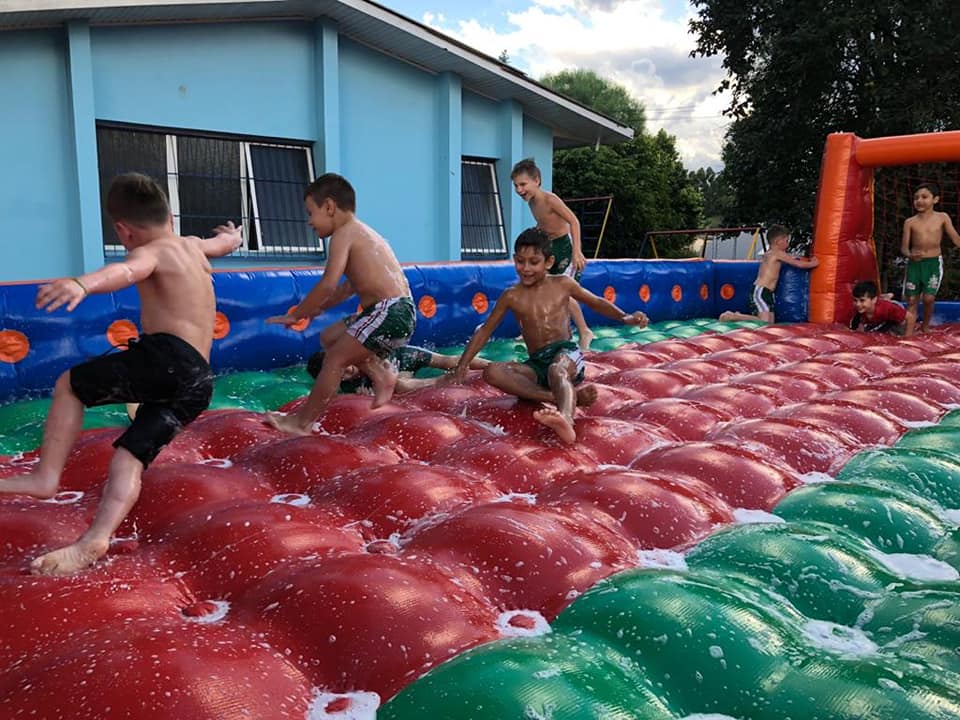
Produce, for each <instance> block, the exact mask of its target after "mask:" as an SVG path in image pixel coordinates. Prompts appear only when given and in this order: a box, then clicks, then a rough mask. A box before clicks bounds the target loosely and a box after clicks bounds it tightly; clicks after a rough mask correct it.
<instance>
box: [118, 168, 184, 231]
mask: <svg viewBox="0 0 960 720" xmlns="http://www.w3.org/2000/svg"><path fill="white" fill-rule="evenodd" d="M107 213H108V214H109V215H110V217H111V218H113V220H114V221H115V222H128V223H131V224H133V225H166V224H167V223H168V222H169V221H170V205H169V204H168V203H167V196H166V194H165V193H164V192H163V189H162V188H161V187H160V186H159V185H158V184H157V181H156V180H154V179H153V178H151V177H148V176H147V175H143V174H142V173H125V174H123V175H117V177H115V178H114V179H113V182H111V183H110V189H109V190H108V191H107Z"/></svg>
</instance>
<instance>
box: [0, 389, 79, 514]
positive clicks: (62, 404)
mask: <svg viewBox="0 0 960 720" xmlns="http://www.w3.org/2000/svg"><path fill="white" fill-rule="evenodd" d="M82 427H83V403H81V402H80V400H79V399H78V398H77V396H76V395H75V394H74V392H73V388H71V387H70V371H69V370H68V371H67V372H65V373H63V374H62V375H61V376H60V377H59V378H58V379H57V384H56V386H55V387H54V389H53V402H51V404H50V410H49V412H48V414H47V423H46V425H45V426H44V429H43V443H42V444H41V446H40V461H39V463H37V468H36V470H34V471H33V472H32V473H30V474H29V475H21V476H20V477H15V478H10V479H9V480H0V493H16V494H20V495H32V496H33V497H39V498H49V497H53V496H54V495H55V494H56V492H57V488H58V487H60V473H62V472H63V466H64V465H66V464H67V457H68V456H69V455H70V450H71V449H72V448H73V443H74V442H75V441H76V439H77V436H78V435H80V430H81V428H82Z"/></svg>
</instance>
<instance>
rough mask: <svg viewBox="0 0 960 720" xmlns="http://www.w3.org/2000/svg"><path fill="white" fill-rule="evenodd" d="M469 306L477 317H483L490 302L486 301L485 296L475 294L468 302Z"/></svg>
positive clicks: (480, 293)
mask: <svg viewBox="0 0 960 720" xmlns="http://www.w3.org/2000/svg"><path fill="white" fill-rule="evenodd" d="M470 304H471V305H472V306H473V309H474V310H476V311H477V314H479V315H483V314H484V313H485V312H486V311H487V310H488V309H489V308H490V301H489V300H487V296H486V295H485V294H484V293H482V292H478V293H476V294H475V295H474V296H473V300H471V301H470Z"/></svg>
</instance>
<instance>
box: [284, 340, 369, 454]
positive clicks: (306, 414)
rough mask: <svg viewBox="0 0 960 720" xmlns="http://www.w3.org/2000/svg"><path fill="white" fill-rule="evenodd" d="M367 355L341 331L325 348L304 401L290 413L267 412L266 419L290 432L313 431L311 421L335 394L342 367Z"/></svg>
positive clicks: (367, 354) (305, 433)
mask: <svg viewBox="0 0 960 720" xmlns="http://www.w3.org/2000/svg"><path fill="white" fill-rule="evenodd" d="M371 355H372V353H371V352H370V351H369V350H367V349H366V348H365V347H364V346H363V345H361V344H360V343H359V342H357V340H356V339H354V338H353V337H352V336H350V335H348V334H346V333H344V334H342V335H341V336H340V337H339V339H338V340H337V341H336V342H335V343H334V344H333V345H332V346H331V347H330V348H329V349H328V350H327V351H326V356H325V357H324V361H323V367H322V368H321V369H320V373H319V374H318V375H317V379H316V380H315V381H314V383H313V388H312V389H311V390H310V394H309V395H308V396H307V401H306V402H305V403H304V404H303V405H301V406H300V409H299V410H297V412H295V413H292V414H290V415H283V414H281V413H276V412H268V413H267V422H269V423H270V424H271V425H273V426H274V427H275V428H277V429H278V430H283V431H284V432H288V433H290V434H291V435H309V434H310V433H311V432H312V431H313V423H314V422H316V420H317V418H318V417H320V415H321V413H322V412H323V411H324V408H326V406H327V403H328V402H329V401H330V398H332V397H333V396H334V395H336V394H337V390H338V389H339V388H340V379H341V377H342V376H343V369H344V368H345V367H346V366H347V365H358V366H359V365H363V364H364V363H365V362H366V361H367V360H368V359H369V358H370V356H371Z"/></svg>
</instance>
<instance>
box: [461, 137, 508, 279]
mask: <svg viewBox="0 0 960 720" xmlns="http://www.w3.org/2000/svg"><path fill="white" fill-rule="evenodd" d="M465 165H473V166H479V167H485V168H487V170H488V171H489V176H490V186H491V188H492V192H491V193H489V195H491V196H492V197H493V199H494V207H495V208H496V213H497V217H496V221H497V222H496V224H495V225H492V224H491V225H484V226H477V227H496V228H497V230H498V231H499V235H500V248H499V249H494V248H478V249H473V248H466V247H464V239H465V238H464V233H463V214H462V211H461V217H460V257H461V258H463V257H464V256H465V255H466V256H469V259H477V260H483V259H493V258H496V259H502V258H506V257H509V250H508V246H507V229H506V225H505V223H504V219H503V202H502V196H501V195H500V183H499V182H497V161H496V159H494V158H482V157H474V156H468V155H465V156H463V157H461V158H460V169H461V170H460V171H461V174H462V173H463V167H464V166H465ZM460 202H461V203H463V191H462V190H461V197H460Z"/></svg>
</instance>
